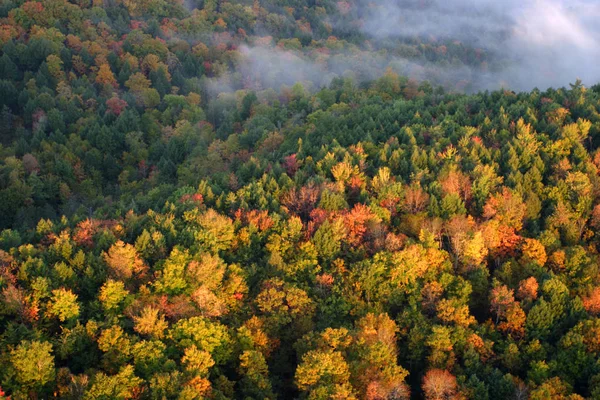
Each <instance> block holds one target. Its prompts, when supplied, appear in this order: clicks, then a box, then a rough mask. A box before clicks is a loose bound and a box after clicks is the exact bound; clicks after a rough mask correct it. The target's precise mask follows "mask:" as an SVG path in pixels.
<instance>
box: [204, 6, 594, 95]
mask: <svg viewBox="0 0 600 400" xmlns="http://www.w3.org/2000/svg"><path fill="white" fill-rule="evenodd" d="M348 4H349V7H350V10H351V12H350V13H349V14H348V15H349V16H350V17H348V16H347V17H346V18H342V19H340V20H339V21H332V20H330V21H328V22H330V23H331V24H332V25H333V26H334V27H336V28H337V29H344V30H346V31H347V30H348V29H358V30H359V31H360V32H361V33H362V34H363V35H364V37H365V38H366V39H367V40H368V42H367V43H369V46H371V47H370V48H359V47H357V46H350V48H349V49H345V50H342V51H339V52H331V53H326V54H320V53H317V52H314V51H313V52H307V51H306V50H289V49H284V48H281V47H272V46H271V45H270V44H269V45H265V44H261V45H255V46H252V45H247V46H241V47H240V48H239V59H238V60H237V64H236V67H235V70H234V71H233V72H232V73H228V74H226V75H224V76H220V77H218V78H215V79H213V80H211V82H210V84H209V90H210V92H212V93H213V94H215V95H216V94H218V93H221V92H232V91H235V90H239V89H253V90H263V89H269V88H273V89H276V90H277V89H279V88H281V87H282V86H283V85H285V86H292V85H293V84H295V83H296V82H301V83H303V84H304V86H305V87H306V88H313V89H318V88H320V87H323V86H327V85H328V84H329V83H330V82H331V80H332V79H334V78H335V77H351V78H353V79H354V80H355V81H356V82H364V81H369V80H373V79H376V78H378V77H380V76H382V75H383V74H384V73H385V71H386V70H388V69H391V70H393V71H394V72H397V73H398V74H400V75H403V76H406V77H408V78H410V79H414V80H416V81H419V82H421V81H425V80H426V81H430V82H431V83H432V84H435V85H441V86H444V87H446V88H448V89H450V90H457V91H466V92H475V91H480V90H496V89H500V88H505V89H511V90H515V91H529V90H531V89H533V88H539V89H542V90H545V89H547V88H550V87H553V88H559V87H567V86H568V84H569V83H572V82H575V81H576V80H577V79H578V78H579V79H582V81H583V83H584V84H586V85H594V84H597V83H599V82H600V68H599V67H598V65H597V64H598V62H599V61H600V24H598V23H597V22H598V21H600V1H599V0H570V1H569V0H502V1H497V0H495V1H493V0H477V1H474V0H355V1H354V2H348ZM265 34H266V33H265ZM334 34H335V30H334ZM414 39H418V41H419V42H422V43H429V44H433V45H435V46H438V45H440V46H441V45H443V44H448V43H461V44H463V45H465V46H468V47H469V48H473V49H478V50H481V51H482V52H483V53H485V54H486V57H487V58H488V59H489V61H490V63H489V64H490V65H489V68H488V66H487V62H486V66H485V67H482V65H483V63H481V62H479V64H480V65H465V64H464V63H460V62H453V61H452V60H450V61H444V62H439V61H438V62H428V61H427V60H424V59H423V58H416V57H410V56H403V55H402V52H401V51H397V49H401V48H402V45H403V43H410V42H411V41H412V40H414Z"/></svg>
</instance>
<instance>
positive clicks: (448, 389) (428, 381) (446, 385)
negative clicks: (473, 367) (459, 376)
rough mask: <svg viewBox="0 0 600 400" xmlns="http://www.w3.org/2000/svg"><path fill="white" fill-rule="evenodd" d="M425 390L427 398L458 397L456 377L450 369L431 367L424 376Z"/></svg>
mask: <svg viewBox="0 0 600 400" xmlns="http://www.w3.org/2000/svg"><path fill="white" fill-rule="evenodd" d="M422 388H423V392H424V394H425V398H426V399H427V400H452V399H456V398H457V397H456V395H457V384H456V378H455V377H454V376H453V375H452V374H451V373H450V372H448V371H446V370H442V369H430V370H429V371H427V373H426V374H425V376H424V377H423V384H422Z"/></svg>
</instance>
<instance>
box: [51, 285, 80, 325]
mask: <svg viewBox="0 0 600 400" xmlns="http://www.w3.org/2000/svg"><path fill="white" fill-rule="evenodd" d="M48 313H49V314H50V315H53V316H56V317H58V319H59V320H60V321H61V322H64V321H66V320H70V319H73V318H77V317H78V316H79V304H78V303H77V295H76V294H75V293H73V292H72V291H70V290H67V289H64V288H61V289H56V290H53V291H52V299H51V301H50V303H49V305H48Z"/></svg>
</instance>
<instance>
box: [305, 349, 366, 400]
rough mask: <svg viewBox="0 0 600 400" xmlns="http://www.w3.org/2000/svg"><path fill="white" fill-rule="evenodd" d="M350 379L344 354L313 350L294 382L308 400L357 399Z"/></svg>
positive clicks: (307, 355) (306, 357) (306, 355)
mask: <svg viewBox="0 0 600 400" xmlns="http://www.w3.org/2000/svg"><path fill="white" fill-rule="evenodd" d="M349 378H350V370H349V368H348V364H347V363H346V360H344V357H343V355H342V353H340V352H339V351H319V350H311V351H309V352H307V353H306V354H304V356H303V357H302V361H301V362H300V365H298V369H296V375H295V378H294V380H295V382H296V386H297V387H298V389H299V390H300V391H302V392H304V393H306V395H307V397H308V398H314V399H316V398H346V399H356V397H355V396H354V395H353V394H352V387H351V386H350V384H349V383H348V380H349Z"/></svg>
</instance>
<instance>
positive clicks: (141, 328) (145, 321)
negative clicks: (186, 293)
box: [133, 307, 168, 339]
mask: <svg viewBox="0 0 600 400" xmlns="http://www.w3.org/2000/svg"><path fill="white" fill-rule="evenodd" d="M133 321H134V323H135V325H134V327H133V329H134V330H135V331H136V332H137V333H139V334H140V335H144V336H150V337H151V338H153V339H161V338H162V337H163V336H164V331H165V329H167V327H168V323H167V321H165V319H164V317H163V316H162V315H159V310H158V308H154V307H145V308H144V309H143V310H142V312H141V313H140V315H139V316H136V317H133Z"/></svg>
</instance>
